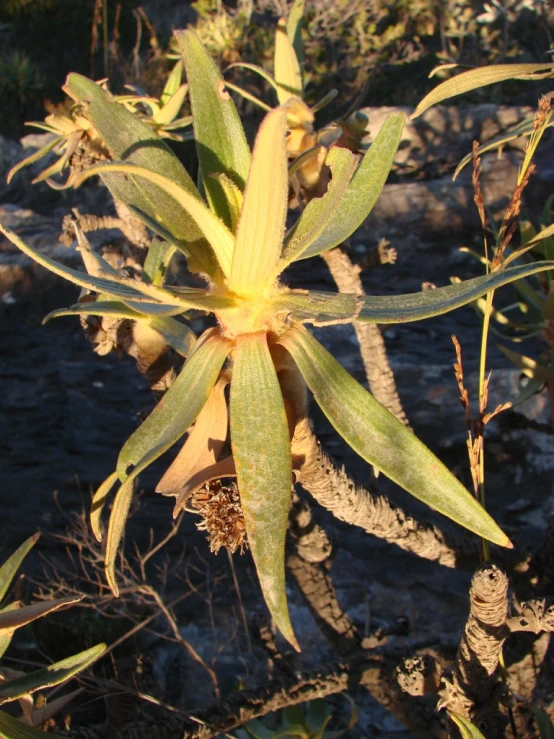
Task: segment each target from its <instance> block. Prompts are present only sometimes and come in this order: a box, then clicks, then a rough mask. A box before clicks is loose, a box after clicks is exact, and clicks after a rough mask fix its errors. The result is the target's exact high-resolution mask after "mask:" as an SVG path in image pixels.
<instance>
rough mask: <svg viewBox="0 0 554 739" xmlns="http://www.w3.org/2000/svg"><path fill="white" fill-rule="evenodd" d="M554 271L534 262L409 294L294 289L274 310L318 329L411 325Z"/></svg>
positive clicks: (550, 265)
mask: <svg viewBox="0 0 554 739" xmlns="http://www.w3.org/2000/svg"><path fill="white" fill-rule="evenodd" d="M553 268H554V262H533V263H532V264H525V265H522V266H520V267H508V268H507V269H501V270H498V271H497V272H491V273H489V274H488V275H481V277H474V278H472V279H471V280H464V281H463V282H458V283H456V284H454V285H447V286H446V287H438V288H436V289H434V290H424V291H422V292H419V293H409V294H407V295H364V296H359V295H351V294H348V293H344V294H342V293H341V294H337V293H328V292H323V291H316V290H309V291H308V290H291V291H289V292H288V293H287V292H282V293H281V295H280V296H279V298H278V299H276V300H275V302H274V309H275V311H277V312H282V313H287V314H289V315H290V317H291V318H293V319H294V320H296V321H301V322H302V323H312V324H314V325H316V326H324V325H327V324H333V323H349V322H354V321H360V322H374V323H407V322H409V321H420V320H422V319H424V318H431V317H432V316H440V315H442V314H443V313H448V312H449V311H451V310H455V309H456V308H460V307H461V306H463V305H467V304H468V303H471V302H473V301H474V300H477V298H480V297H481V296H482V295H484V294H485V293H487V292H489V291H490V290H496V289H497V288H499V287H502V286H503V285H507V284H509V283H511V282H513V283H514V286H515V287H516V289H518V288H519V287H520V285H521V284H522V282H521V279H522V278H523V277H527V276H529V275H533V274H536V273H537V272H544V271H545V270H547V269H553Z"/></svg>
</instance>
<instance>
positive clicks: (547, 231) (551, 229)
mask: <svg viewBox="0 0 554 739" xmlns="http://www.w3.org/2000/svg"><path fill="white" fill-rule="evenodd" d="M553 234H554V223H553V224H551V225H550V226H547V227H546V228H543V230H542V231H539V233H537V234H536V235H535V236H534V237H533V238H532V239H531V240H530V241H528V242H527V243H526V244H522V245H521V246H520V247H519V248H518V249H515V250H514V251H513V252H512V253H511V254H508V256H507V257H506V258H505V259H504V266H507V265H508V264H510V263H511V262H513V261H515V260H516V259H519V258H520V257H521V256H522V255H523V254H525V253H526V252H528V251H529V250H530V249H533V248H534V247H535V246H537V244H539V243H540V242H541V241H543V240H544V239H546V240H548V239H550V238H551V237H552V235H553Z"/></svg>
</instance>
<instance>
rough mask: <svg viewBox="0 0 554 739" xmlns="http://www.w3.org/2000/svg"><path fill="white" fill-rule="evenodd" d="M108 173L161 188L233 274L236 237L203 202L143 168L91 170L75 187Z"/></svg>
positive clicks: (112, 166)
mask: <svg viewBox="0 0 554 739" xmlns="http://www.w3.org/2000/svg"><path fill="white" fill-rule="evenodd" d="M105 172H118V173H120V174H127V175H134V176H135V177H136V178H141V179H145V180H147V181H148V182H151V183H153V184H155V185H157V186H158V187H159V188H160V190H163V191H164V192H165V193H167V194H168V195H169V196H170V197H171V198H173V200H174V201H176V202H177V203H179V205H180V206H181V208H183V209H184V210H186V211H187V213H188V215H189V216H190V218H192V220H193V221H194V222H195V224H196V225H197V226H198V228H199V229H200V231H201V232H202V235H203V236H204V237H205V238H206V240H207V241H208V243H209V244H210V246H211V247H212V250H213V253H214V255H215V257H216V261H217V263H218V264H219V266H220V267H221V269H222V271H223V273H224V274H225V275H226V276H227V275H228V274H229V271H230V268H231V258H232V256H233V245H234V238H233V234H232V233H231V231H229V229H228V228H227V226H225V224H224V223H223V222H222V221H220V220H219V218H218V217H217V216H216V215H215V214H214V213H212V211H211V210H210V209H209V208H208V206H207V205H205V203H204V202H203V201H202V200H201V199H200V198H197V197H195V196H194V195H191V194H190V193H189V192H188V191H187V190H185V189H184V188H183V187H180V186H179V185H177V184H176V183H174V182H172V181H171V180H170V179H169V178H168V177H164V176H163V175H161V174H158V173H156V172H152V171H150V170H149V169H145V168H144V167H139V166H137V165H136V164H125V163H123V162H113V163H112V164H97V165H95V166H94V167H90V168H89V169H87V170H86V171H85V172H83V173H81V175H80V176H79V177H77V178H76V179H75V185H76V186H77V187H78V186H79V185H80V184H81V183H82V182H83V181H84V180H86V179H88V178H89V177H92V176H94V175H96V174H102V173H105ZM212 179H213V178H212ZM194 256H195V258H197V256H198V255H197V254H195V255H194ZM210 262H213V260H210Z"/></svg>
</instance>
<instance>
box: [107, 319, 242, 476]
mask: <svg viewBox="0 0 554 739" xmlns="http://www.w3.org/2000/svg"><path fill="white" fill-rule="evenodd" d="M197 347H198V348H195V350H194V351H193V353H192V354H191V355H190V356H189V358H188V359H187V361H186V362H185V365H184V367H183V369H182V370H181V372H180V373H179V375H178V377H177V379H176V380H175V382H174V383H173V384H172V385H171V387H170V388H169V390H168V391H167V392H166V394H165V395H164V396H163V398H162V399H161V400H160V402H159V403H158V405H157V406H156V407H155V408H154V410H153V411H152V413H151V414H150V415H149V416H148V418H147V419H146V420H145V421H144V422H143V423H142V425H141V426H139V428H138V429H137V430H136V431H135V432H134V434H132V436H131V437H130V438H129V439H128V440H127V441H126V442H125V444H124V446H123V448H122V450H121V452H120V453H119V458H118V461H117V472H118V475H119V478H120V480H122V481H123V480H125V479H126V477H127V468H128V466H129V465H131V464H132V465H136V467H135V469H134V470H133V472H136V469H137V468H140V469H141V470H143V469H144V468H145V467H147V466H148V465H149V464H150V463H151V462H153V461H154V460H156V459H157V458H158V457H159V456H161V455H162V454H163V453H164V452H165V451H166V450H167V449H169V447H170V446H172V445H173V444H174V443H175V442H176V441H179V439H180V438H181V437H182V436H183V435H184V434H185V432H186V431H187V429H188V428H189V427H190V426H191V425H192V424H193V423H194V421H195V420H196V417H197V416H198V414H199V413H200V411H201V410H202V408H203V406H204V404H205V402H206V400H207V399H208V397H209V395H210V393H211V391H212V388H213V386H214V385H215V383H216V381H217V378H218V375H219V371H220V369H221V367H222V366H223V363H224V362H225V359H226V358H227V355H228V354H229V351H230V349H231V344H230V342H229V341H228V340H227V339H224V338H222V337H221V336H220V335H219V334H218V333H217V332H216V331H215V330H210V331H208V332H207V333H206V334H203V335H202V336H201V337H200V339H199V340H198V342H197Z"/></svg>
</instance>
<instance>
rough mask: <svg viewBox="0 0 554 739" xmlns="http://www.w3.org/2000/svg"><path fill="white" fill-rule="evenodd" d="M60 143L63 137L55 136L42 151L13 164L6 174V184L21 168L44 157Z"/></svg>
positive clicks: (39, 150)
mask: <svg viewBox="0 0 554 739" xmlns="http://www.w3.org/2000/svg"><path fill="white" fill-rule="evenodd" d="M61 141H63V136H57V137H56V138H55V139H52V141H49V142H48V143H47V144H46V146H43V147H42V149H38V150H37V151H34V152H33V153H32V154H31V155H30V156H28V157H25V159H22V160H21V161H20V162H18V163H17V164H15V165H14V166H13V167H12V168H11V169H10V171H9V172H8V176H7V177H6V182H7V183H8V185H9V184H10V182H11V181H12V179H13V178H14V177H15V175H16V174H17V173H18V172H19V170H20V169H23V167H27V166H28V165H29V164H33V163H34V162H37V161H38V160H39V159H42V157H43V156H46V154H48V152H49V151H50V150H51V149H53V148H54V147H55V146H57V144H59V143H60V142H61Z"/></svg>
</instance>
